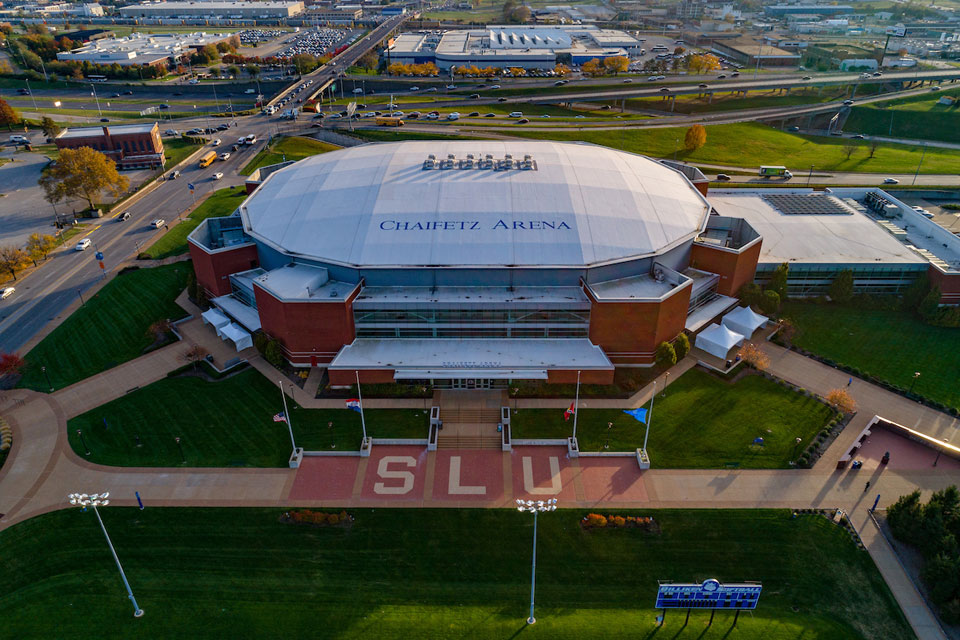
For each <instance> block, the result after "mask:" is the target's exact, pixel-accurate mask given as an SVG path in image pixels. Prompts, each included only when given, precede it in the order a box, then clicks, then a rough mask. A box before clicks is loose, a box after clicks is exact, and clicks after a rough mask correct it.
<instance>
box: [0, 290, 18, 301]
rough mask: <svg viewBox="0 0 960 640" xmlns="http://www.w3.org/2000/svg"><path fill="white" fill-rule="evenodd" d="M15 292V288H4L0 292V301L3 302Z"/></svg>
mask: <svg viewBox="0 0 960 640" xmlns="http://www.w3.org/2000/svg"><path fill="white" fill-rule="evenodd" d="M16 290H17V289H16V287H4V288H3V289H2V290H0V300H5V299H6V298H9V297H10V296H12V295H13V294H14V292H15V291H16Z"/></svg>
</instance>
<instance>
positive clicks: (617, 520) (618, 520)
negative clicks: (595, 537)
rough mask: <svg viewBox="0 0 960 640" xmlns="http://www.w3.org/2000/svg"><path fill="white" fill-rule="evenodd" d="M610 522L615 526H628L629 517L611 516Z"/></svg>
mask: <svg viewBox="0 0 960 640" xmlns="http://www.w3.org/2000/svg"><path fill="white" fill-rule="evenodd" d="M610 523H612V524H613V526H615V527H625V526H627V519H626V518H624V517H623V516H610Z"/></svg>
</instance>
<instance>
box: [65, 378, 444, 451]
mask: <svg viewBox="0 0 960 640" xmlns="http://www.w3.org/2000/svg"><path fill="white" fill-rule="evenodd" d="M278 375H279V374H278ZM287 408H288V410H289V411H290V418H291V420H292V424H293V434H294V437H295V439H296V442H297V446H298V447H302V448H304V449H306V450H307V451H358V450H359V449H360V443H361V440H362V429H361V425H360V414H359V413H357V412H355V411H350V410H348V409H345V408H344V409H303V408H301V407H299V406H298V405H297V404H296V403H295V402H293V401H292V400H290V399H289V398H288V399H287ZM281 411H283V405H282V401H281V398H280V389H279V386H278V385H277V383H276V382H271V381H269V380H267V379H266V378H264V377H263V376H262V375H261V374H260V373H259V372H258V371H256V370H254V369H247V370H244V371H241V372H239V373H237V374H236V375H232V376H228V377H226V378H224V379H222V380H218V381H215V382H213V381H208V380H205V379H203V378H200V377H193V376H182V377H172V378H166V379H164V380H160V381H158V382H154V383H153V384H151V385H148V386H146V387H144V388H142V389H139V390H137V391H134V392H132V393H128V394H126V395H124V396H122V397H120V398H118V399H116V400H113V401H111V402H108V403H107V404H104V405H101V406H99V407H97V408H96V409H92V410H90V411H88V412H87V413H84V414H81V415H79V416H77V417H75V418H73V419H71V420H70V421H69V423H68V430H69V434H68V435H69V438H70V446H71V447H73V450H74V451H75V452H76V453H77V454H78V455H80V456H82V457H83V458H85V459H87V460H90V461H91V462H96V463H98V464H105V465H115V466H133V467H153V466H159V467H169V466H176V465H182V464H184V460H186V463H185V464H186V465H187V466H191V467H227V466H247V467H285V466H287V464H288V461H289V458H290V450H291V445H290V434H289V431H288V429H287V425H286V423H284V422H275V421H274V419H273V417H274V416H275V415H276V414H278V413H280V412H281ZM364 417H365V418H366V425H367V435H369V436H372V437H375V438H417V439H422V440H425V439H426V438H427V434H428V422H429V421H428V416H427V414H426V413H424V412H423V410H422V409H421V410H414V409H367V410H366V411H365V412H364ZM78 430H79V431H80V433H77V431H78ZM81 434H82V436H81ZM176 438H180V447H182V449H183V457H182V458H181V455H180V448H179V447H178V445H177V442H176ZM87 451H89V452H90V455H87V454H86V452H87Z"/></svg>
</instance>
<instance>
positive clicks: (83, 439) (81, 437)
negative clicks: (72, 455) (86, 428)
mask: <svg viewBox="0 0 960 640" xmlns="http://www.w3.org/2000/svg"><path fill="white" fill-rule="evenodd" d="M77 435H78V436H80V443H81V444H83V449H84V451H86V453H85V454H84V455H90V447H88V446H87V440H86V438H84V437H83V431H81V430H80V429H77Z"/></svg>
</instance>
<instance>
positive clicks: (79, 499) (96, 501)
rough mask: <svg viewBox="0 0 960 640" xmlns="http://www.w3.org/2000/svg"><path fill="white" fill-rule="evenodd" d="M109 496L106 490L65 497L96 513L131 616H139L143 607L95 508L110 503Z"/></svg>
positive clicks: (72, 502) (73, 503)
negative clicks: (121, 582)
mask: <svg viewBox="0 0 960 640" xmlns="http://www.w3.org/2000/svg"><path fill="white" fill-rule="evenodd" d="M109 496H110V494H109V493H108V492H106V491H105V492H103V493H91V494H89V495H87V494H86V493H71V494H70V495H68V496H67V497H68V498H69V499H70V504H72V505H75V506H76V505H79V506H81V507H83V510H84V511H86V510H87V507H88V506H89V507H93V512H94V513H95V514H97V522H99V523H100V528H101V529H103V535H104V537H105V538H106V539H107V545H109V547H110V553H111V554H112V555H113V561H114V562H116V563H117V569H118V570H119V571H120V577H121V578H122V579H123V586H125V587H126V588H127V597H128V598H130V602H132V603H133V617H134V618H139V617H141V616H142V615H143V609H141V608H140V607H139V605H137V599H136V598H134V597H133V591H131V589H130V583H129V582H127V576H126V574H124V573H123V567H122V566H120V558H118V557H117V552H116V550H115V549H114V548H113V542H111V541H110V534H108V533H107V528H106V527H105V526H104V525H103V518H101V517H100V512H99V511H98V510H97V507H105V506H107V505H108V504H110V501H109V500H107V498H108V497H109Z"/></svg>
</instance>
